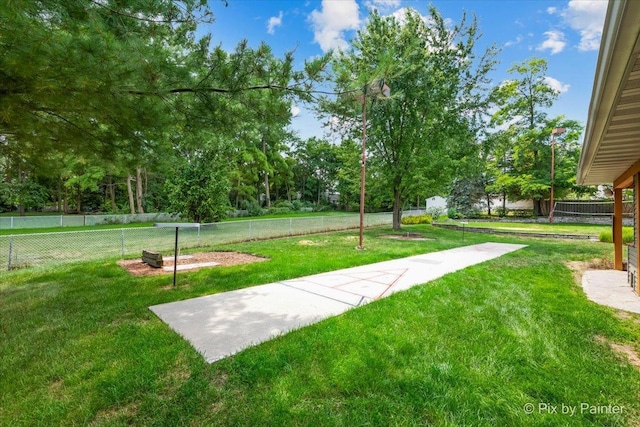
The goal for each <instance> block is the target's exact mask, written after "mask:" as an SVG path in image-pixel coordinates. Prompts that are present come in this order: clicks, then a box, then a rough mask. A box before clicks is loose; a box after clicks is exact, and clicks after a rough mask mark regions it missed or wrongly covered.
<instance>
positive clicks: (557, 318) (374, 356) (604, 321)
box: [0, 226, 640, 426]
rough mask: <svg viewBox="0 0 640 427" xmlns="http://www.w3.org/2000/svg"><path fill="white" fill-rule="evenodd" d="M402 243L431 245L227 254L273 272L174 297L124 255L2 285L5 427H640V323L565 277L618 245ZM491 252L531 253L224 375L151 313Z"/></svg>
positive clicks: (251, 359)
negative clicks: (635, 357)
mask: <svg viewBox="0 0 640 427" xmlns="http://www.w3.org/2000/svg"><path fill="white" fill-rule="evenodd" d="M405 230H406V231H418V232H422V233H424V234H425V235H426V236H427V237H431V238H433V239H434V240H431V241H426V242H425V241H395V240H387V239H379V238H377V236H378V235H381V234H389V233H390V230H389V229H384V228H382V229H376V230H371V231H368V232H367V234H366V240H365V246H366V248H367V250H365V251H356V250H354V246H355V240H354V239H353V237H354V236H355V235H357V233H355V232H342V233H331V234H322V235H315V236H305V237H304V239H305V240H311V241H312V242H313V243H314V244H313V245H301V244H299V242H300V240H301V238H288V239H279V240H270V241H260V242H250V243H243V244H234V245H226V246H222V247H219V248H218V249H223V250H238V251H245V252H251V253H255V254H258V255H262V256H266V257H269V258H270V261H268V262H264V263H257V264H251V265H242V266H235V267H225V268H218V269H211V270H201V271H199V272H192V273H185V274H180V275H179V277H178V287H177V289H172V288H171V287H170V286H168V285H169V284H170V281H171V278H170V277H167V276H165V277H159V276H156V277H148V278H133V277H131V276H129V275H128V274H127V273H125V272H124V271H123V270H121V269H120V268H119V267H118V266H117V265H116V264H115V262H114V260H109V261H103V262H93V263H85V264H70V265H64V266H58V267H55V268H52V269H50V270H48V271H45V272H43V271H42V270H23V271H14V272H6V273H1V274H2V280H1V281H0V300H1V301H2V304H1V305H0V318H1V319H2V322H1V323H0V334H1V335H0V338H1V339H0V354H2V363H1V364H0V389H1V390H3V392H2V394H1V395H0V399H1V400H0V425H12V426H15V425H69V424H83V425H84V424H92V425H125V424H133V425H228V426H238V425H247V426H254V425H313V426H316V425H327V426H335V425H345V426H351V425H425V424H426V425H429V424H432V425H473V426H498V425H504V426H507V425H508V426H566V425H594V426H596V425H611V426H613V425H638V423H640V401H639V400H638V394H639V392H640V373H639V372H638V370H637V369H636V368H634V367H632V366H631V365H630V364H629V363H628V361H627V360H626V359H625V358H624V357H623V356H620V355H619V354H617V353H616V352H614V351H613V350H612V349H611V347H610V346H609V345H608V344H607V342H615V343H617V344H620V345H628V346H631V347H632V348H634V349H635V350H636V351H638V350H640V327H639V322H640V316H636V315H631V314H625V315H620V314H618V313H616V312H615V311H614V310H612V309H608V308H605V307H601V306H598V305H596V304H594V303H592V302H589V301H588V300H587V299H586V298H585V296H584V294H583V293H582V290H581V289H580V287H579V286H578V285H577V284H576V282H575V281H574V277H573V274H572V272H571V270H570V269H569V268H567V266H566V265H565V262H566V261H568V260H574V261H586V260H591V259H594V258H602V257H603V256H606V257H609V256H610V253H611V250H612V246H611V245H610V244H602V243H595V242H586V241H575V242H574V241H553V240H545V239H531V240H526V239H522V238H512V237H509V236H506V237H505V236H489V235H484V234H468V235H467V236H465V242H464V243H463V242H462V240H461V233H459V232H455V231H449V230H443V229H436V228H432V227H430V226H413V227H406V229H405ZM484 241H500V242H513V243H525V244H528V245H529V246H528V247H527V248H525V249H522V250H519V251H517V252H514V253H512V254H509V255H506V256H503V257H501V258H498V259H496V260H492V261H489V262H487V263H484V264H480V265H476V266H473V267H470V268H468V269H465V270H463V271H460V272H456V273H453V274H449V275H446V276H445V277H443V278H441V279H438V280H436V281H434V282H431V283H429V284H428V285H425V286H418V287H415V288H412V289H410V290H409V291H406V292H402V293H398V294H395V295H392V296H390V297H389V298H386V299H384V300H380V301H377V302H375V303H372V304H369V305H367V306H364V307H362V308H358V309H356V310H352V311H349V312H347V313H345V314H343V315H341V316H338V317H334V318H332V319H327V320H325V321H323V322H320V323H318V324H316V325H313V326H310V327H307V328H304V329H301V330H298V331H295V332H292V333H290V334H287V335H285V336H282V337H279V338H277V339H274V340H272V341H270V342H267V343H264V344H261V345H259V346H256V347H253V348H250V349H247V350H245V351H243V352H241V353H239V354H237V355H235V356H233V357H230V358H228V359H225V360H222V361H220V362H217V363H215V364H212V365H208V364H206V363H205V362H204V361H203V359H202V358H201V357H200V356H199V354H198V353H197V352H196V351H195V350H194V349H193V348H191V347H190V346H189V345H188V344H187V343H186V342H185V341H184V340H182V339H181V338H180V337H179V336H178V335H176V334H175V333H173V332H172V331H171V330H170V329H169V328H168V327H167V326H166V325H165V324H164V323H162V322H161V321H160V320H159V319H158V318H156V317H155V316H154V315H153V313H151V312H150V311H149V310H148V308H147V307H148V306H149V305H153V304H160V303H163V302H169V301H176V300H182V299H186V298H190V297H195V296H200V295H206V294H211V293H216V292H223V291H227V290H232V289H238V288H243V287H247V286H252V285H257V284H262V283H269V282H273V281H277V280H283V279H288V278H293V277H298V276H303V275H308V274H313V273H319V272H323V271H329V270H334V269H338V268H343V267H349V266H354V265H359V264H365V263H371V262H376V261H381V260H386V259H391V258H398V257H403V256H408V255H411V254H416V253H424V252H431V251H437V250H442V249H447V248H451V247H456V246H461V245H463V244H472V243H479V242H484ZM581 404H586V405H588V406H587V407H586V408H585V409H582V408H581V406H580V405H581ZM529 405H533V406H531V407H532V408H533V410H532V412H533V413H531V414H529V413H527V412H529V408H530V406H529ZM545 405H546V406H545ZM562 405H565V406H566V407H568V408H576V412H575V413H574V414H573V415H570V414H562V413H561V410H562V408H563V406H562ZM606 405H610V406H609V409H610V410H609V412H612V411H614V412H616V413H608V414H607V413H591V412H593V411H596V412H598V410H599V412H602V411H604V409H603V407H606ZM554 406H555V407H556V410H557V412H558V413H552V408H553V407H554ZM592 408H595V409H592Z"/></svg>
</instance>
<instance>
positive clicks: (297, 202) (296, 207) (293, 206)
mask: <svg viewBox="0 0 640 427" xmlns="http://www.w3.org/2000/svg"><path fill="white" fill-rule="evenodd" d="M303 206H304V204H303V203H302V202H301V201H300V200H297V199H296V200H294V201H293V202H291V209H293V210H294V211H299V210H300V209H302V207H303Z"/></svg>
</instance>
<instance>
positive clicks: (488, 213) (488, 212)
mask: <svg viewBox="0 0 640 427" xmlns="http://www.w3.org/2000/svg"><path fill="white" fill-rule="evenodd" d="M487 215H489V216H491V196H490V195H489V194H487Z"/></svg>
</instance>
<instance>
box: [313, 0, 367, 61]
mask: <svg viewBox="0 0 640 427" xmlns="http://www.w3.org/2000/svg"><path fill="white" fill-rule="evenodd" d="M309 21H311V23H312V25H313V31H314V41H316V42H317V43H318V44H319V45H320V48H321V49H322V51H323V52H326V51H328V50H330V49H341V50H345V49H346V48H347V47H348V46H349V44H348V43H347V41H346V40H345V39H344V32H345V31H347V30H355V29H357V28H358V26H359V25H360V13H359V8H358V3H356V0H340V1H332V0H322V9H321V10H320V11H318V10H315V9H314V10H313V12H311V14H310V15H309Z"/></svg>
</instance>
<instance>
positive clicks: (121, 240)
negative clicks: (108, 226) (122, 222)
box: [120, 228, 124, 258]
mask: <svg viewBox="0 0 640 427" xmlns="http://www.w3.org/2000/svg"><path fill="white" fill-rule="evenodd" d="M120 244H121V246H122V258H124V228H121V229H120Z"/></svg>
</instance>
